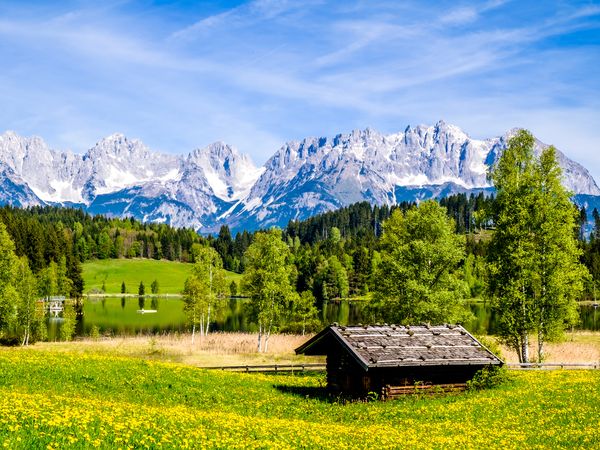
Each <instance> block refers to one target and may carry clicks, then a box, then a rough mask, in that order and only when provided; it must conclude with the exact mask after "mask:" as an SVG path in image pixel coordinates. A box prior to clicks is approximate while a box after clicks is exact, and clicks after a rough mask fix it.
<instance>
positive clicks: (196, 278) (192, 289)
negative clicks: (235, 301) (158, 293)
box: [183, 247, 227, 343]
mask: <svg viewBox="0 0 600 450" xmlns="http://www.w3.org/2000/svg"><path fill="white" fill-rule="evenodd" d="M194 260H195V263H194V266H193V268H192V274H191V276H190V277H189V278H188V279H187V280H186V282H185V287H184V291H183V294H184V302H185V310H186V312H187V313H188V317H189V319H190V321H191V322H192V343H194V337H195V332H196V325H199V326H200V335H201V336H206V335H207V334H208V332H209V328H210V320H211V315H212V314H214V313H215V311H216V310H217V309H218V308H219V306H221V305H222V303H223V300H224V299H225V295H226V289H227V288H226V283H225V271H224V270H223V261H222V259H221V257H220V256H219V254H218V253H217V252H216V251H215V250H214V249H213V248H212V247H200V248H198V249H196V252H195V255H194Z"/></svg>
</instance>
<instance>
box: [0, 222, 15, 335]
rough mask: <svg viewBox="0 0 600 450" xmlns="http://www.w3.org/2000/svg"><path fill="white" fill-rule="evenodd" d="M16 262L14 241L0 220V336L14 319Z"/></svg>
mask: <svg viewBox="0 0 600 450" xmlns="http://www.w3.org/2000/svg"><path fill="white" fill-rule="evenodd" d="M18 264H19V262H18V259H17V257H16V255H15V246H14V243H13V241H12V240H11V238H10V236H9V235H8V232H7V231H6V227H5V226H4V223H3V222H2V221H1V220H0V337H3V336H4V335H5V333H6V332H7V331H8V330H9V328H10V326H11V325H12V324H13V321H14V303H13V302H14V298H15V297H16V295H17V293H16V290H15V286H14V282H15V278H16V275H17V269H18Z"/></svg>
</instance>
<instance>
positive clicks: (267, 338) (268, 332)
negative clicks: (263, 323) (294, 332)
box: [265, 321, 272, 353]
mask: <svg viewBox="0 0 600 450" xmlns="http://www.w3.org/2000/svg"><path fill="white" fill-rule="evenodd" d="M271 324H272V321H270V322H269V328H268V330H267V333H266V334H265V353H267V351H268V350H269V338H270V337H271Z"/></svg>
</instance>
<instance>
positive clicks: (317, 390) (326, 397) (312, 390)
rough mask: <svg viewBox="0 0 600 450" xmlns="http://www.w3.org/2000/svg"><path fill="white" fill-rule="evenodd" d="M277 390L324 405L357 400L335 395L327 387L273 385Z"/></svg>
mask: <svg viewBox="0 0 600 450" xmlns="http://www.w3.org/2000/svg"><path fill="white" fill-rule="evenodd" d="M273 387H274V388H275V389H277V390H278V391H279V392H282V393H284V394H291V395H295V396H297V397H302V398H306V399H311V400H318V401H321V402H324V403H341V404H346V403H349V402H355V401H357V400H360V399H357V398H354V397H349V396H346V395H341V394H334V393H332V392H329V391H328V390H327V388H325V387H316V386H288V385H284V384H275V385H273Z"/></svg>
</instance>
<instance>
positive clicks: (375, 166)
mask: <svg viewBox="0 0 600 450" xmlns="http://www.w3.org/2000/svg"><path fill="white" fill-rule="evenodd" d="M514 133H515V130H511V131H509V132H508V133H506V134H505V135H504V136H502V137H499V138H493V139H487V140H484V141H481V140H475V139H471V138H470V137H469V136H468V135H467V134H465V133H464V132H463V131H462V130H460V129H459V128H457V127H455V126H453V125H448V124H446V123H444V122H442V121H440V122H438V123H437V124H436V125H435V126H430V127H426V126H422V125H420V126H417V127H414V128H412V127H407V128H406V129H405V131H404V132H402V133H397V134H392V135H388V136H385V135H382V134H380V133H378V132H376V131H374V130H371V129H366V130H364V131H353V132H352V133H350V134H340V135H337V136H336V137H335V138H333V139H327V138H308V139H305V140H303V141H302V142H289V143H287V144H286V145H284V146H283V147H282V148H281V149H279V151H277V153H275V155H274V156H273V157H272V158H271V159H270V160H269V161H267V163H266V164H265V172H264V173H263V175H262V176H261V177H260V178H259V180H258V181H257V182H256V184H255V185H254V187H253V188H252V190H251V191H250V194H249V196H248V198H247V199H246V200H245V201H244V205H243V206H242V205H240V206H239V207H238V208H237V209H236V210H235V211H234V212H233V214H234V215H236V216H237V217H236V219H235V220H236V221H237V222H238V223H244V222H245V221H256V222H258V223H259V224H264V225H271V224H277V225H280V226H281V225H284V224H285V223H287V220H289V219H295V218H305V217H308V216H310V215H311V214H314V213H316V212H320V210H321V209H323V208H324V209H325V210H327V209H333V208H337V207H340V206H345V205H348V204H351V203H354V202H358V201H369V202H371V203H377V204H383V203H386V204H393V203H397V202H399V201H402V200H416V199H419V198H426V197H428V196H429V195H434V193H435V192H438V193H442V192H443V193H445V194H446V195H449V194H451V193H456V192H466V191H471V190H481V189H488V188H490V187H491V185H490V182H489V180H488V177H487V173H488V168H489V166H490V165H492V164H494V163H495V162H496V161H497V159H498V158H499V157H500V155H501V154H502V151H503V150H504V149H505V148H506V144H507V142H508V139H509V138H510V136H512V135H513V134H514ZM545 147H546V145H545V144H543V143H541V142H540V141H536V144H535V151H536V153H538V154H539V152H541V150H542V149H543V148H545ZM558 159H559V162H560V164H561V166H562V167H563V170H564V174H565V176H564V182H565V185H566V186H567V188H569V189H570V190H571V191H573V192H574V193H577V194H592V195H600V190H599V189H598V187H597V186H596V183H595V182H594V180H593V178H592V177H591V176H590V174H589V173H588V171H587V170H586V169H585V168H583V167H582V166H581V165H579V164H577V163H575V162H573V161H571V160H569V159H568V158H567V157H565V156H564V155H563V154H562V153H560V152H558ZM433 186H439V187H443V188H442V189H432V187H433ZM404 187H412V188H411V189H409V190H407V189H399V188H404ZM415 188H420V191H419V189H415ZM409 192H410V193H411V195H412V197H410V196H409V195H408V193H409ZM285 219H287V220H285Z"/></svg>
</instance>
